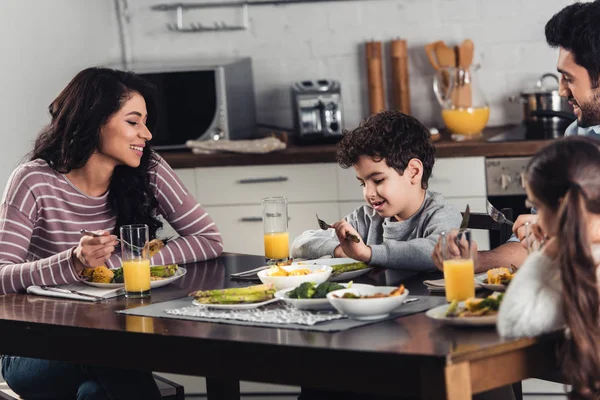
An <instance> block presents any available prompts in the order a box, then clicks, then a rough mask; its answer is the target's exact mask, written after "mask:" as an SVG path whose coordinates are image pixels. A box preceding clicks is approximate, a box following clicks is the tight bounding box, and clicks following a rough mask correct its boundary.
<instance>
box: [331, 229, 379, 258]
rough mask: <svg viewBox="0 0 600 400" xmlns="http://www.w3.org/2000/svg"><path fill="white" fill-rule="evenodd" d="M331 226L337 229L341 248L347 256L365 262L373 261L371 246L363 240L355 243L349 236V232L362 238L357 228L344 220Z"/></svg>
mask: <svg viewBox="0 0 600 400" xmlns="http://www.w3.org/2000/svg"><path fill="white" fill-rule="evenodd" d="M331 227H332V228H333V229H335V233H336V235H337V237H338V239H339V241H340V247H339V248H340V249H341V251H342V252H343V253H344V254H345V255H346V256H347V257H350V258H354V259H355V260H358V261H363V262H369V261H371V248H370V247H369V246H367V245H366V244H365V243H364V242H363V241H362V240H361V241H360V242H358V243H355V242H353V241H352V240H350V239H349V238H347V236H348V234H349V233H350V234H353V235H356V236H357V237H359V238H360V235H359V234H358V232H357V231H356V229H354V228H353V227H352V225H350V224H349V223H348V222H347V221H345V220H343V221H339V222H336V223H335V224H332V225H331ZM336 250H337V249H336Z"/></svg>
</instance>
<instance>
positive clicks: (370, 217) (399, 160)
mask: <svg viewBox="0 0 600 400" xmlns="http://www.w3.org/2000/svg"><path fill="white" fill-rule="evenodd" d="M434 154H435V148H434V147H433V145H432V144H431V141H430V136H429V130H428V129H427V128H426V127H425V126H424V125H423V124H421V123H420V122H419V121H418V120H417V119H415V118H413V117H411V116H408V115H405V114H402V113H400V112H398V111H384V112H381V113H379V114H375V115H373V116H371V117H369V118H367V119H366V120H364V121H363V122H361V124H360V125H359V127H358V128H356V129H354V130H353V131H351V132H345V134H344V137H343V138H342V140H341V141H340V142H339V144H338V152H337V161H338V163H339V164H340V166H341V167H342V168H350V167H353V168H354V170H355V172H356V178H357V184H359V185H360V186H361V187H362V191H363V196H364V198H365V201H366V203H367V204H366V205H363V206H361V207H359V208H358V209H356V210H355V211H354V212H353V213H352V214H350V215H348V216H346V217H345V218H344V219H343V220H342V221H339V222H336V223H335V224H333V225H332V226H333V228H334V229H330V230H328V231H319V230H310V231H306V232H304V233H303V234H302V235H300V236H299V237H298V238H296V240H294V243H293V244H292V256H293V257H295V258H318V257H323V256H326V255H331V256H334V257H351V258H354V259H356V260H360V261H365V262H367V263H369V264H371V265H375V266H381V267H384V268H387V269H388V271H387V279H388V282H395V281H398V280H400V279H402V278H403V277H406V276H409V275H413V274H415V273H417V272H420V271H430V270H435V265H434V263H433V261H432V259H431V252H432V251H433V248H434V246H435V243H436V242H437V239H438V237H439V235H440V233H441V232H447V231H450V230H451V229H453V228H458V227H459V225H460V221H461V215H460V212H458V211H457V210H456V209H455V208H454V207H452V206H450V205H448V204H447V203H446V202H445V201H444V198H443V196H442V195H440V194H439V193H434V192H431V191H429V190H427V187H428V181H429V177H430V176H431V171H432V169H433V164H434V162H435V159H434ZM349 234H354V235H358V236H359V237H360V238H361V240H360V241H359V242H358V243H355V242H354V241H352V240H347V239H346V238H347V236H348V235H349Z"/></svg>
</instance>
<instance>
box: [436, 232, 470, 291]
mask: <svg viewBox="0 0 600 400" xmlns="http://www.w3.org/2000/svg"><path fill="white" fill-rule="evenodd" d="M442 246H443V249H444V254H443V257H444V281H445V286H446V300H448V301H450V302H452V301H454V300H457V301H463V300H466V299H468V298H469V297H474V296H475V266H474V264H473V255H474V249H475V247H474V245H473V239H472V232H471V230H470V229H460V230H458V231H457V230H454V231H452V232H450V233H448V234H443V235H442Z"/></svg>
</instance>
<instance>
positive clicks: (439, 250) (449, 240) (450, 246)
mask: <svg viewBox="0 0 600 400" xmlns="http://www.w3.org/2000/svg"><path fill="white" fill-rule="evenodd" d="M457 236H458V231H452V232H450V233H448V234H446V254H447V255H448V257H456V258H458V257H459V256H460V254H461V249H460V248H459V246H458V245H457V241H456V237H457ZM471 247H472V249H471V253H472V254H473V263H474V264H475V265H477V254H478V253H477V243H476V242H475V240H473V239H471ZM463 251H464V249H463ZM431 259H432V260H433V263H434V264H435V266H436V267H437V269H439V270H440V271H443V270H444V247H443V236H442V235H440V237H439V238H438V242H437V243H436V245H435V247H434V249H433V253H432V254H431Z"/></svg>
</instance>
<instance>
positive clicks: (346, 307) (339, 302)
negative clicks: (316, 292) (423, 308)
mask: <svg viewBox="0 0 600 400" xmlns="http://www.w3.org/2000/svg"><path fill="white" fill-rule="evenodd" d="M394 289H397V287H396V286H371V287H364V286H361V287H356V288H355V287H353V288H350V289H340V290H334V291H333V292H329V293H327V300H329V302H330V303H331V305H332V306H333V307H334V308H335V309H336V310H338V312H339V313H340V314H345V315H347V316H348V317H350V318H353V319H359V320H372V319H380V318H385V317H387V316H388V315H390V313H391V312H392V311H394V310H396V309H397V308H398V307H400V306H401V305H402V303H404V300H405V299H406V297H407V296H408V290H407V289H404V293H402V294H401V295H400V296H391V297H379V298H374V299H344V298H341V297H342V296H343V295H344V293H352V294H356V295H359V296H365V295H367V296H369V295H374V294H376V293H384V294H388V293H391V292H392V291H393V290H394ZM333 295H336V296H339V298H337V297H334V296H333Z"/></svg>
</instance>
